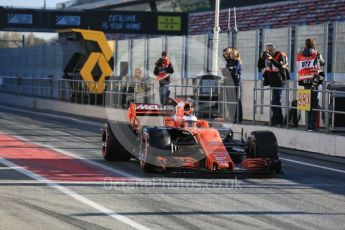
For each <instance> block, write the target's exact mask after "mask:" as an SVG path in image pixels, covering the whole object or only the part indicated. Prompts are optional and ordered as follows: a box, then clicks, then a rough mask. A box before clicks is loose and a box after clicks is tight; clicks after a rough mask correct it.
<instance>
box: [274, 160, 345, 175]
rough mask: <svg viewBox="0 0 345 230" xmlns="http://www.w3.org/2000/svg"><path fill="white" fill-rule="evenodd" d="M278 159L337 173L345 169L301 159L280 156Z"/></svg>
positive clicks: (343, 171)
mask: <svg viewBox="0 0 345 230" xmlns="http://www.w3.org/2000/svg"><path fill="white" fill-rule="evenodd" d="M280 159H281V160H284V161H288V162H291V163H295V164H300V165H306V166H310V167H314V168H319V169H325V170H329V171H333V172H338V173H344V174H345V170H340V169H335V168H330V167H325V166H321V165H315V164H310V163H305V162H302V161H296V160H292V159H288V158H282V157H281V158H280Z"/></svg>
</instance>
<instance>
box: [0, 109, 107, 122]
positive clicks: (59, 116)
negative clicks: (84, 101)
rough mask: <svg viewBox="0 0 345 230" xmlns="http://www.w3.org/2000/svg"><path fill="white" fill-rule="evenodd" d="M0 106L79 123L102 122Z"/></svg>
mask: <svg viewBox="0 0 345 230" xmlns="http://www.w3.org/2000/svg"><path fill="white" fill-rule="evenodd" d="M0 107H2V108H7V109H9V110H17V111H22V112H26V113H31V114H40V115H43V116H46V117H55V118H63V119H67V120H72V121H77V122H80V123H85V124H91V125H97V126H102V125H103V123H101V122H92V121H84V120H81V119H78V118H74V117H68V116H63V115H57V114H50V113H44V112H37V111H31V110H27V109H20V108H12V107H9V106H6V105H0Z"/></svg>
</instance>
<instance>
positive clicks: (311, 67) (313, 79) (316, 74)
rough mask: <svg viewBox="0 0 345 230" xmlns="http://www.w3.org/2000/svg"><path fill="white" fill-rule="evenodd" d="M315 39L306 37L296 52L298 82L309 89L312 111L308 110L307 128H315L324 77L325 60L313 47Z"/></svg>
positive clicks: (311, 129)
mask: <svg viewBox="0 0 345 230" xmlns="http://www.w3.org/2000/svg"><path fill="white" fill-rule="evenodd" d="M315 45H316V41H315V39H314V38H308V39H307V40H306V41H305V47H304V48H300V49H299V50H298V52H297V57H296V63H297V73H298V84H299V85H300V86H304V88H305V89H311V90H312V93H311V108H312V111H311V112H308V114H307V116H308V124H307V130H308V131H313V130H315V120H316V115H317V111H314V110H313V109H318V105H319V92H317V91H314V90H318V87H319V85H321V84H322V83H323V81H324V79H325V75H324V73H323V72H322V71H321V67H322V66H324V65H325V61H324V59H323V58H322V55H321V54H320V53H319V52H318V51H317V50H316V48H315Z"/></svg>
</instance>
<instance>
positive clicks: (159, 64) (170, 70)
mask: <svg viewBox="0 0 345 230" xmlns="http://www.w3.org/2000/svg"><path fill="white" fill-rule="evenodd" d="M161 72H165V73H169V74H173V73H174V67H173V65H172V64H171V62H169V65H168V66H167V67H164V66H163V63H162V61H161V58H160V59H158V60H157V61H156V65H155V69H154V71H153V74H154V75H155V76H158V75H159V73H161ZM170 82H171V79H170V77H167V78H165V79H163V80H160V81H159V85H161V86H162V85H169V84H170Z"/></svg>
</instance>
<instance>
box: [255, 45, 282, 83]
mask: <svg viewBox="0 0 345 230" xmlns="http://www.w3.org/2000/svg"><path fill="white" fill-rule="evenodd" d="M278 55H279V57H278ZM286 64H287V61H286V57H285V55H284V54H283V53H282V52H280V51H276V52H275V54H274V55H273V56H272V59H271V60H269V61H267V60H265V59H264V58H262V57H260V58H259V60H258V68H259V69H260V70H261V69H263V68H266V67H272V66H274V67H276V68H278V69H279V71H278V72H268V71H265V72H264V73H263V78H264V85H265V86H266V85H269V86H271V87H282V85H283V83H284V81H285V80H286V78H287V77H286V72H285V71H286V69H285V68H284V65H286Z"/></svg>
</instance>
